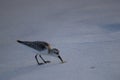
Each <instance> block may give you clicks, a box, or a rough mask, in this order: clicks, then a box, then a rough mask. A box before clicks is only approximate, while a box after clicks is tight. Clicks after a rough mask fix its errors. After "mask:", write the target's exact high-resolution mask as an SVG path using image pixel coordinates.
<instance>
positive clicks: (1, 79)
mask: <svg viewBox="0 0 120 80" xmlns="http://www.w3.org/2000/svg"><path fill="white" fill-rule="evenodd" d="M55 65H59V64H57V63H52V64H44V65H35V64H34V65H29V66H26V67H20V68H17V69H14V70H12V71H7V72H5V73H3V74H2V75H0V80H10V79H12V78H15V77H17V76H20V75H25V74H27V73H32V72H33V71H40V70H43V69H45V68H48V67H52V66H55Z"/></svg>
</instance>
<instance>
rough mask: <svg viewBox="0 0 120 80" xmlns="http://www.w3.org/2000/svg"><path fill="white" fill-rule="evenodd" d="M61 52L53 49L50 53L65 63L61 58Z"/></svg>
mask: <svg viewBox="0 0 120 80" xmlns="http://www.w3.org/2000/svg"><path fill="white" fill-rule="evenodd" d="M59 52H60V51H59V50H58V49H56V48H53V49H51V50H50V53H51V54H52V55H53V56H55V57H58V58H59V59H60V60H61V62H62V63H64V61H63V59H62V58H61V56H60V54H59Z"/></svg>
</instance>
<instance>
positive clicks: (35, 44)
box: [17, 40, 49, 51]
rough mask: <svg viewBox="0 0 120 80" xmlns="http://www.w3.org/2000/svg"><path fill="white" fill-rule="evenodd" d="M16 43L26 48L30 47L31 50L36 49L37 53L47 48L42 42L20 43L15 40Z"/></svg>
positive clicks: (46, 44) (45, 43)
mask: <svg viewBox="0 0 120 80" xmlns="http://www.w3.org/2000/svg"><path fill="white" fill-rule="evenodd" d="M17 42H18V43H21V44H24V45H26V46H28V47H31V48H33V49H36V50H38V51H42V50H45V49H47V47H48V46H49V44H48V43H47V42H44V41H20V40H17Z"/></svg>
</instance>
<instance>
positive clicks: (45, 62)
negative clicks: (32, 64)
mask: <svg viewBox="0 0 120 80" xmlns="http://www.w3.org/2000/svg"><path fill="white" fill-rule="evenodd" d="M39 57H40V58H41V59H42V60H43V62H44V63H50V61H45V60H44V59H43V58H42V56H41V55H39Z"/></svg>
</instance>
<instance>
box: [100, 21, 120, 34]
mask: <svg viewBox="0 0 120 80" xmlns="http://www.w3.org/2000/svg"><path fill="white" fill-rule="evenodd" d="M101 27H102V28H104V29H106V30H107V31H109V32H118V31H120V23H113V24H107V25H103V26H101Z"/></svg>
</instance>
